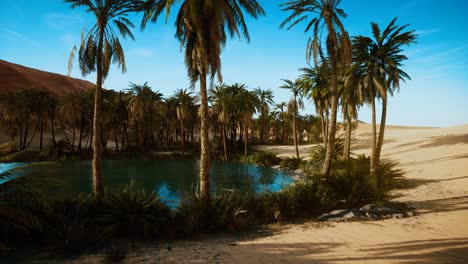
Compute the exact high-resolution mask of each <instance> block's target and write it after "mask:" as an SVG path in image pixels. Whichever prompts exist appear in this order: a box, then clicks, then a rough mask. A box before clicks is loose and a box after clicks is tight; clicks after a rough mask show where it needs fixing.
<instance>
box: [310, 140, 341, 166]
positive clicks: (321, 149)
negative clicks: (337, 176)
mask: <svg viewBox="0 0 468 264" xmlns="http://www.w3.org/2000/svg"><path fill="white" fill-rule="evenodd" d="M325 152H326V148H325V146H324V145H322V144H320V145H317V146H315V147H314V148H313V149H312V150H311V153H310V157H311V161H312V162H317V163H323V162H324V160H325ZM343 153H344V142H343V141H336V142H335V148H334V150H333V161H332V162H335V161H337V160H339V159H341V158H342V157H343Z"/></svg>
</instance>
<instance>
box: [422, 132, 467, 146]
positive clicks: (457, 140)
mask: <svg viewBox="0 0 468 264" xmlns="http://www.w3.org/2000/svg"><path fill="white" fill-rule="evenodd" d="M430 139H431V141H430V142H428V143H426V144H422V145H419V146H418V147H419V148H435V147H440V146H450V145H457V144H468V134H460V135H446V136H435V137H430Z"/></svg>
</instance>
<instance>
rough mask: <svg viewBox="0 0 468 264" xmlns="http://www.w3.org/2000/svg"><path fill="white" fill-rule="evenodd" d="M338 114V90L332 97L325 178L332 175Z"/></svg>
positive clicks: (334, 84) (333, 84)
mask: <svg viewBox="0 0 468 264" xmlns="http://www.w3.org/2000/svg"><path fill="white" fill-rule="evenodd" d="M332 86H333V87H335V88H336V78H333V81H332ZM337 112H338V96H337V95H336V89H335V90H334V92H332V95H331V117H330V120H329V126H328V132H327V133H328V139H327V143H326V145H325V146H326V152H325V161H324V162H323V168H322V173H323V175H324V176H325V177H328V176H329V175H330V170H331V165H332V164H331V163H332V160H333V154H334V153H333V150H334V148H335V134H336V117H337Z"/></svg>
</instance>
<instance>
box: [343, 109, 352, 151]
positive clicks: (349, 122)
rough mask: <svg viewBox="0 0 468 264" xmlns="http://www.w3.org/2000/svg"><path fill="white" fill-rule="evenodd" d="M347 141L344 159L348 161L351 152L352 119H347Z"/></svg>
mask: <svg viewBox="0 0 468 264" xmlns="http://www.w3.org/2000/svg"><path fill="white" fill-rule="evenodd" d="M346 121H347V122H346V139H345V149H344V153H343V154H344V156H343V158H344V159H348V158H349V156H350V152H351V118H349V116H347V117H346Z"/></svg>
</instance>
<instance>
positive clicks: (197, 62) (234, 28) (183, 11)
mask: <svg viewBox="0 0 468 264" xmlns="http://www.w3.org/2000/svg"><path fill="white" fill-rule="evenodd" d="M175 2H176V1H175V0H159V1H158V0H154V1H150V4H148V5H147V6H146V8H147V9H146V11H145V15H144V22H147V21H149V20H152V21H155V20H156V18H157V17H158V16H159V15H160V14H161V12H162V11H163V10H164V9H166V10H167V12H169V9H170V8H171V6H172V5H173V4H174V3H175ZM242 9H243V10H244V11H245V12H247V13H248V14H249V15H250V16H252V17H253V18H257V17H258V16H260V15H263V14H264V13H265V12H264V10H263V8H262V7H261V6H260V5H259V4H258V3H257V1H256V0H249V1H244V0H184V1H182V5H181V6H180V9H179V13H178V14H177V19H176V27H177V30H176V37H177V38H178V40H179V41H180V43H181V46H182V47H183V48H184V49H185V64H186V66H187V71H188V76H189V79H190V82H191V85H192V86H194V85H195V83H196V82H197V81H199V82H200V120H201V124H200V138H201V155H200V196H201V197H202V199H209V197H210V192H209V191H210V186H209V185H210V177H209V165H210V157H209V153H210V149H209V137H208V132H209V124H208V96H207V89H206V87H207V76H208V75H209V76H210V77H211V81H214V78H215V77H216V76H217V77H218V81H219V82H220V83H222V75H221V58H220V56H221V49H222V47H223V46H224V45H225V44H226V40H227V37H228V35H229V36H230V37H234V36H235V35H237V36H238V37H239V38H241V36H243V37H244V38H245V39H247V40H248V41H249V40H250V35H249V31H248V29H247V25H246V23H245V20H244V17H245V16H244V13H243V11H242ZM143 24H144V23H143ZM226 30H227V32H226Z"/></svg>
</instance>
